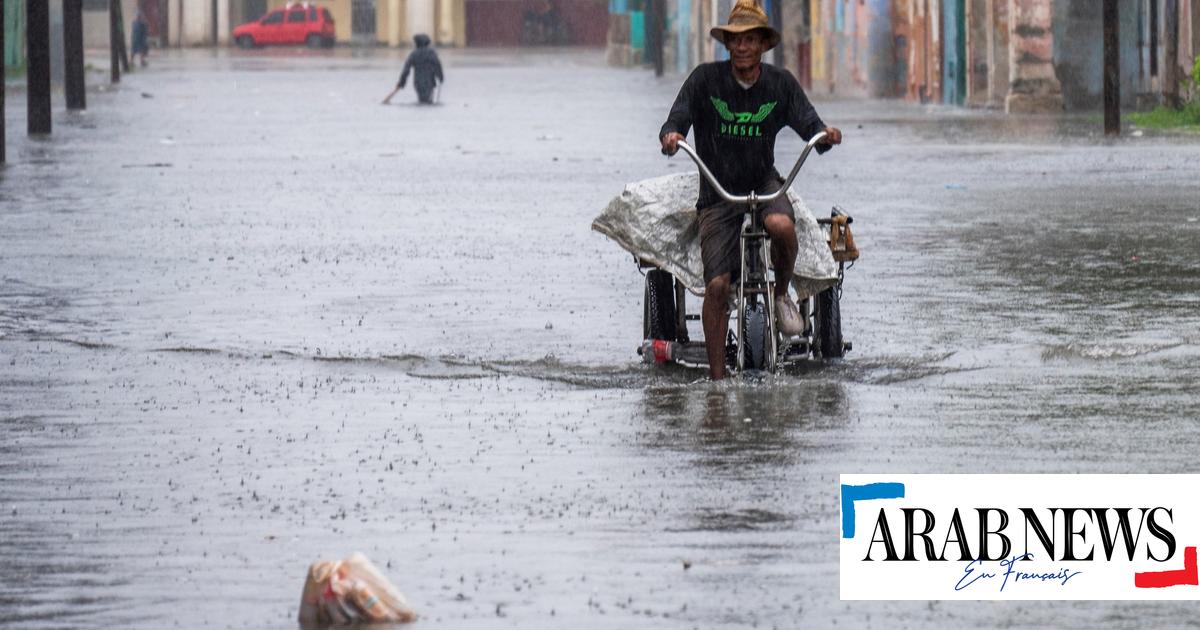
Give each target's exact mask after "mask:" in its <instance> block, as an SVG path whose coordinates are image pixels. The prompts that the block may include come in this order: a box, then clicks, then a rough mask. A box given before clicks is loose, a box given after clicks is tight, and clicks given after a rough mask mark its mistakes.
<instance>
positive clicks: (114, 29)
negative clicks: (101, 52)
mask: <svg viewBox="0 0 1200 630" xmlns="http://www.w3.org/2000/svg"><path fill="white" fill-rule="evenodd" d="M120 2H121V0H108V57H109V60H108V61H109V73H108V74H109V80H110V81H112V82H113V83H120V82H121V52H120V50H121V31H120V30H118V29H119V28H120V25H119V23H118V21H117V9H118V8H119V7H120V6H121V5H120Z"/></svg>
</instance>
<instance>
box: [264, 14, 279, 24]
mask: <svg viewBox="0 0 1200 630" xmlns="http://www.w3.org/2000/svg"><path fill="white" fill-rule="evenodd" d="M263 24H283V11H275V12H273V13H268V14H267V17H265V18H263Z"/></svg>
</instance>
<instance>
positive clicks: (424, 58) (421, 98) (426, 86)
mask: <svg viewBox="0 0 1200 630" xmlns="http://www.w3.org/2000/svg"><path fill="white" fill-rule="evenodd" d="M413 44H416V46H417V48H416V50H414V51H412V52H411V53H409V54H408V60H407V61H405V62H404V70H403V71H402V72H401V73H400V82H399V83H397V84H396V89H394V90H392V93H391V94H388V95H387V98H385V99H383V104H384V105H387V104H389V103H391V102H392V97H393V96H395V95H396V93H397V92H399V91H400V90H403V89H404V84H405V83H408V72H409V71H410V70H411V71H412V73H413V87H415V88H417V101H418V102H419V103H421V104H423V105H432V104H433V89H434V88H435V87H437V86H438V85H440V84H442V83H445V82H446V78H445V77H444V76H442V62H441V61H439V60H438V56H437V53H436V52H434V50H433V49H432V48H430V47H429V36H428V35H424V34H417V35H414V36H413Z"/></svg>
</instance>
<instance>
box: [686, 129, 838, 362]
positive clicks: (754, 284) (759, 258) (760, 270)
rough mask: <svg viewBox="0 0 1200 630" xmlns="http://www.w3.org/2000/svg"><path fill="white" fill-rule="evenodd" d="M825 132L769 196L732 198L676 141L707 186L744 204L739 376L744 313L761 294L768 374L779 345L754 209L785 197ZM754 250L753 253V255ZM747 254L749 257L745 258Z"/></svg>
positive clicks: (765, 250) (764, 242)
mask: <svg viewBox="0 0 1200 630" xmlns="http://www.w3.org/2000/svg"><path fill="white" fill-rule="evenodd" d="M825 138H826V134H825V132H823V131H822V132H820V133H818V134H816V135H815V136H813V137H812V138H811V139H810V140H809V141H808V143H807V144H805V146H804V150H803V151H802V152H801V153H800V157H799V158H797V159H796V164H795V165H794V166H793V167H792V170H791V171H790V172H789V173H788V176H787V179H786V180H784V183H783V186H782V187H780V189H779V190H777V191H775V192H773V193H771V194H769V195H759V194H758V193H757V192H755V191H751V192H750V194H748V195H732V194H730V193H729V191H727V190H725V188H724V187H723V186H721V183H720V182H718V181H717V178H716V176H715V175H713V173H712V171H711V170H709V168H708V166H707V165H706V164H705V163H704V161H703V160H701V159H700V156H699V155H697V153H696V151H695V149H693V148H692V147H691V146H690V145H689V144H688V143H686V142H683V141H680V142H679V148H680V149H682V150H683V152H684V153H686V154H687V155H688V157H690V158H692V161H693V162H695V163H696V166H697V168H699V170H700V174H701V176H702V177H704V179H706V180H707V181H708V183H709V184H710V185H711V186H712V187H713V189H715V190H716V192H717V195H719V196H720V197H721V198H722V199H724V200H725V201H728V202H731V203H735V204H745V205H746V209H745V212H746V213H748V214H749V215H750V216H749V220H748V221H744V222H743V224H742V235H741V260H742V265H741V273H740V276H739V282H738V293H737V304H736V307H737V312H738V317H737V333H736V336H737V338H738V344H737V370H738V372H739V373H741V372H742V371H743V370H744V369H745V357H746V352H747V345H748V344H747V342H746V339H745V338H744V334H745V331H746V325H747V322H746V312H747V308H748V307H750V306H753V303H754V300H755V299H756V298H755V296H758V295H763V296H765V298H766V300H765V301H766V310H767V322H766V325H767V326H768V330H769V334H767V335H766V336H767V338H768V339H769V342H768V347H767V348H765V350H766V356H765V357H764V360H765V363H764V365H763V367H764V368H766V369H767V370H768V371H774V370H775V368H776V367H777V365H778V363H779V346H778V338H777V337H778V335H777V333H776V331H775V283H774V282H772V281H771V279H770V278H769V277H768V276H767V273H768V270H769V269H770V268H771V263H770V261H771V259H770V238H769V236H768V235H767V232H766V229H765V228H764V227H763V224H762V217H761V216H759V213H758V208H759V207H760V205H765V204H770V203H771V202H773V201H775V200H776V199H778V198H779V197H780V196H781V195H786V194H787V191H788V189H789V188H790V187H791V185H792V182H793V181H794V180H795V179H796V176H797V175H798V174H799V173H800V168H801V167H802V166H803V165H804V162H805V161H806V160H807V159H808V155H809V153H811V152H812V150H813V149H814V148H816V146H817V145H818V144H821V142H822V141H823V140H825ZM747 223H748V224H749V226H747ZM756 250H757V253H756ZM748 254H749V255H748ZM747 294H749V296H750V301H749V302H748V301H747Z"/></svg>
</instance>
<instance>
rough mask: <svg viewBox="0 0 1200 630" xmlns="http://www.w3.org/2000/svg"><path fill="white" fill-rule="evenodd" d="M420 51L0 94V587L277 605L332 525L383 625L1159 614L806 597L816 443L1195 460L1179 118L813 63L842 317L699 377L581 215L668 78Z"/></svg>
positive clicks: (1136, 464)
mask: <svg viewBox="0 0 1200 630" xmlns="http://www.w3.org/2000/svg"><path fill="white" fill-rule="evenodd" d="M442 55H443V60H444V62H445V63H446V66H447V79H448V81H449V82H448V83H447V84H446V86H445V88H444V89H443V91H442V93H441V95H440V100H441V105H440V106H437V107H427V108H419V107H415V106H412V105H410V104H408V103H410V102H411V101H413V100H415V95H414V94H412V92H406V93H404V94H403V95H402V96H401V97H398V98H397V99H396V101H394V103H396V104H393V105H392V106H388V107H384V106H381V105H380V104H379V101H380V100H381V99H382V98H383V96H385V95H386V94H387V92H388V91H389V90H390V88H391V85H392V84H393V83H394V81H395V78H396V74H397V72H398V70H399V67H400V64H401V62H402V56H401V55H399V54H390V53H386V52H380V53H375V54H372V55H363V56H360V55H354V54H351V53H350V52H349V51H345V50H337V51H319V52H310V51H294V50H259V51H248V52H240V51H239V52H217V53H214V52H209V51H186V52H176V53H171V54H167V55H159V56H156V57H154V58H152V59H151V63H152V65H151V67H150V68H148V69H147V70H146V71H144V72H138V73H136V74H133V75H129V76H126V77H125V79H124V80H123V81H122V82H121V84H120V85H119V87H117V88H116V89H115V90H107V89H106V90H93V91H92V92H91V93H89V109H88V111H87V112H86V113H83V114H68V113H67V112H65V111H61V109H60V110H56V112H55V131H54V134H53V135H52V136H50V137H49V138H45V139H36V140H31V139H28V138H27V137H25V136H24V134H23V131H24V126H25V125H24V112H23V111H21V110H22V109H23V99H18V98H16V97H13V98H11V99H10V101H9V112H8V124H9V127H8V128H9V142H10V145H9V150H8V156H9V162H10V164H9V165H8V166H7V167H5V168H3V169H0V565H3V566H4V567H5V579H4V580H3V582H2V583H0V602H2V603H3V611H2V613H0V614H2V615H3V618H2V619H0V625H7V624H13V625H15V626H19V627H31V628H49V627H56V628H57V627H96V626H108V627H128V626H141V627H170V626H181V627H198V626H213V627H256V628H258V627H261V628H272V627H273V628H292V627H294V626H295V622H294V618H295V615H296V612H297V603H298V599H299V593H300V587H301V585H302V582H303V577H304V573H305V570H306V567H307V565H308V564H309V563H311V562H313V561H315V560H317V559H318V558H322V557H340V556H344V555H348V554H349V553H350V552H352V551H355V550H361V551H363V552H365V553H366V554H367V555H368V556H370V557H371V558H372V559H374V560H375V561H376V562H377V563H378V564H379V565H380V566H381V567H382V568H383V570H384V571H385V573H387V574H388V575H389V576H391V577H392V578H393V580H394V581H395V582H396V583H397V585H398V586H399V587H400V589H401V590H403V591H404V592H405V593H406V594H407V595H408V596H409V598H410V599H411V600H412V602H413V604H414V605H415V606H416V608H417V609H418V610H419V611H420V613H421V614H422V620H421V621H419V622H418V623H419V625H418V627H442V628H461V627H472V628H490V627H498V628H499V627H504V628H507V627H521V628H533V627H577V628H630V627H655V628H693V627H699V628H740V627H760V628H771V627H778V628H789V627H799V626H815V627H831V626H833V625H834V624H836V625H838V626H839V627H880V628H894V627H922V626H951V627H967V626H978V627H997V626H1004V627H1041V626H1048V625H1050V626H1053V625H1062V624H1063V623H1066V622H1069V623H1070V624H1071V625H1076V626H1083V627H1132V626H1155V627H1165V626H1171V625H1181V624H1183V623H1185V619H1187V617H1188V614H1189V613H1190V612H1193V609H1192V608H1191V607H1187V606H1185V605H1182V604H1173V603H1147V604H1136V603H1097V602H1090V603H1065V604H1054V603H1045V604H1039V603H1008V604H998V603H987V604H978V603H970V602H966V603H949V602H941V603H938V602H935V603H927V602H875V603H863V602H842V601H839V598H838V566H837V560H838V556H837V549H838V547H837V542H838V539H837V519H838V514H839V512H838V494H837V480H838V475H839V474H841V473H855V472H894V473H920V472H946V473H951V472H1046V473H1054V472H1095V473H1099V472H1131V473H1132V472H1155V473H1168V472H1194V471H1195V464H1194V461H1195V455H1194V454H1195V452H1196V451H1197V449H1198V448H1200V431H1198V430H1197V419H1198V418H1200V395H1198V394H1197V393H1196V391H1195V387H1196V383H1197V382H1200V325H1198V324H1200V180H1198V179H1197V177H1196V173H1197V172H1200V150H1197V148H1198V147H1197V141H1196V140H1195V139H1189V138H1182V139H1180V138H1170V137H1154V136H1145V137H1138V138H1132V137H1127V138H1125V139H1122V140H1119V141H1116V142H1112V143H1109V142H1105V141H1103V140H1102V139H1100V138H1098V137H1097V136H1096V135H1095V128H1096V127H1098V126H1099V124H1100V123H1099V122H1098V121H1097V120H1094V119H1091V118H1087V117H1073V118H1050V117H1047V118H1041V117H1021V118H1005V117H1002V116H996V115H994V114H988V113H979V112H968V111H962V110H955V109H943V108H923V107H919V106H914V105H911V104H905V103H897V102H884V103H864V102H854V101H834V102H829V101H820V100H818V102H817V106H818V109H819V111H820V112H821V113H822V115H823V117H824V118H825V119H826V121H827V122H829V123H830V124H834V125H838V126H841V127H842V128H843V130H844V131H845V133H846V143H845V145H844V146H843V147H841V148H838V149H836V150H834V151H833V152H831V153H828V154H826V155H824V156H820V157H815V158H813V159H812V160H810V162H809V164H808V165H807V166H806V167H805V170H804V171H803V174H802V176H801V179H800V183H799V190H800V192H801V194H802V195H803V196H804V197H805V198H806V200H807V201H808V203H809V205H810V206H811V207H813V208H814V209H817V210H818V211H821V212H825V211H828V208H829V206H831V205H832V204H834V203H838V204H840V205H842V206H844V207H845V208H847V209H848V210H849V211H850V212H851V213H852V214H853V215H854V217H855V224H854V225H855V228H856V236H857V240H858V243H859V246H860V248H861V249H862V250H863V256H862V258H861V259H860V260H859V262H858V264H857V265H855V267H854V268H853V269H851V270H850V271H849V272H848V273H847V281H846V287H845V294H844V297H843V304H842V310H843V318H844V320H843V327H844V330H845V333H846V336H847V338H849V339H851V340H852V341H853V342H854V351H853V352H852V353H851V354H850V355H849V356H848V358H847V359H846V360H844V361H841V362H838V363H836V364H829V365H814V366H810V367H807V368H804V369H800V370H796V371H794V372H793V373H790V374H786V375H783V376H780V377H779V378H777V379H772V380H769V381H767V382H764V383H741V384H740V383H723V384H720V385H709V384H706V383H704V382H703V381H702V379H701V377H702V374H701V373H699V372H695V371H688V370H682V369H674V370H671V369H660V368H654V367H647V366H643V365H641V364H639V363H638V357H637V356H636V355H635V353H634V349H635V348H636V346H637V344H638V342H639V341H640V340H639V336H640V332H641V315H642V306H641V297H642V278H641V276H640V275H639V273H638V271H637V270H636V268H635V266H634V264H633V262H632V260H631V259H630V257H629V256H628V255H627V254H625V253H624V252H623V251H621V250H620V249H619V248H618V247H616V246H615V245H614V244H613V243H611V242H609V241H607V240H606V239H605V238H604V237H602V236H600V235H598V234H596V233H593V232H591V231H589V224H590V221H591V219H592V217H593V216H594V215H595V214H596V213H597V212H598V211H599V210H600V209H601V208H602V207H603V206H604V204H605V203H606V202H607V201H608V200H609V199H610V198H611V197H613V196H614V195H616V194H618V193H619V192H620V191H621V188H622V186H623V185H624V183H626V182H629V181H633V180H637V179H641V178H644V177H649V176H654V175H660V174H664V173H670V172H677V171H680V170H682V169H687V168H689V165H688V163H687V162H685V161H684V159H683V158H682V157H679V158H676V159H673V160H667V159H665V158H663V157H662V156H661V155H659V153H658V150H657V146H656V140H655V136H656V134H657V130H658V126H659V125H660V124H661V122H662V119H663V117H664V116H665V113H666V109H667V107H668V106H669V103H670V100H671V99H672V97H673V96H674V93H675V90H676V89H677V87H678V85H679V83H680V81H681V80H682V78H681V77H678V76H675V77H666V78H663V79H656V78H654V77H653V75H652V73H648V72H646V71H643V70H640V69H634V70H629V69H615V68H608V67H606V66H604V65H603V63H602V60H601V57H602V56H601V54H600V53H598V52H596V51H584V52H575V51H551V52H547V53H539V54H534V53H526V54H519V53H497V52H495V51H443V52H442ZM93 78H95V77H93ZM102 79H103V77H102V76H101V77H100V78H99V79H96V80H97V81H100V80H102ZM57 99H58V97H56V106H57V107H60V108H61V104H60V101H59V100H57ZM800 146H801V145H800V142H799V141H798V140H796V139H794V138H792V139H787V140H784V141H781V142H780V143H779V159H780V161H781V163H787V162H788V160H790V159H792V158H793V157H794V156H795V155H796V154H797V153H798V151H799V148H800Z"/></svg>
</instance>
